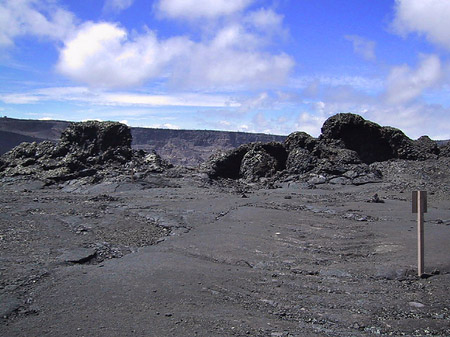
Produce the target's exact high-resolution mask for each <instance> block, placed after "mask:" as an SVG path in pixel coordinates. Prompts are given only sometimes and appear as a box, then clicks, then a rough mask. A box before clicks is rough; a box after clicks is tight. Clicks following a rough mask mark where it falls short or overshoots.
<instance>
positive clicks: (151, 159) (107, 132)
mask: <svg viewBox="0 0 450 337" xmlns="http://www.w3.org/2000/svg"><path fill="white" fill-rule="evenodd" d="M131 140H132V137H131V132H130V129H129V127H128V126H126V125H124V124H122V123H117V122H98V121H88V122H81V123H72V124H71V125H70V126H69V127H68V128H67V129H66V130H64V131H63V132H62V134H61V139H60V141H59V142H58V143H57V144H54V143H52V142H49V141H44V142H42V143H36V142H33V143H22V144H20V145H19V146H17V147H15V148H13V149H12V150H11V151H9V152H7V153H5V154H4V155H3V156H2V157H1V161H0V176H16V175H31V176H35V177H37V178H40V179H44V180H49V181H53V182H57V181H64V180H71V179H75V178H79V177H85V176H91V175H94V174H96V173H97V172H99V171H103V172H107V171H114V170H121V169H122V170H123V169H124V168H125V167H126V165H125V164H128V163H130V162H131V163H132V164H130V165H128V166H130V167H132V168H133V169H134V170H136V169H140V170H142V169H146V170H148V171H156V172H158V171H162V170H164V169H166V168H167V167H169V166H170V165H169V164H167V163H166V162H165V161H163V160H162V159H161V158H160V157H159V156H158V155H157V154H155V153H153V154H146V153H145V152H144V151H133V150H132V149H131Z"/></svg>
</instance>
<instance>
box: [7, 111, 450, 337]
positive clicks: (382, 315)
mask: <svg viewBox="0 0 450 337" xmlns="http://www.w3.org/2000/svg"><path fill="white" fill-rule="evenodd" d="M449 154H450V151H449V146H448V144H447V145H438V144H436V143H435V142H433V141H431V140H430V139H428V138H426V137H422V138H420V139H419V140H410V139H409V138H407V137H406V136H405V135H403V133H402V132H401V131H400V130H397V129H393V128H389V127H380V126H378V125H376V124H375V123H372V122H369V121H365V120H363V119H362V118H361V117H359V116H356V115H351V114H340V115H336V116H334V117H331V118H330V119H329V120H328V121H327V122H325V124H324V127H323V128H322V135H321V136H320V137H319V138H313V137H310V136H309V135H307V134H304V133H294V134H292V135H290V136H288V137H287V139H286V141H285V142H284V143H276V142H271V143H252V144H247V145H242V146H240V147H238V148H236V149H234V150H229V151H227V152H225V153H219V154H213V155H212V156H211V158H210V159H209V160H208V161H207V162H205V163H204V164H203V165H201V166H199V167H195V168H192V167H190V168H187V167H181V166H173V165H171V164H169V163H168V162H166V161H165V160H164V158H161V157H160V156H159V155H158V154H156V153H146V152H143V151H138V150H133V149H131V133H130V132H129V129H128V128H127V127H126V126H124V125H122V124H119V123H112V122H108V123H106V122H103V123H100V122H86V123H75V124H73V125H71V126H70V127H69V128H68V129H66V130H65V131H63V133H62V135H61V139H60V141H59V142H58V143H56V144H55V143H50V142H44V143H29V144H21V145H19V146H18V147H16V148H14V149H13V150H11V151H10V152H7V153H5V154H4V155H3V156H1V157H0V252H1V257H0V259H1V263H0V335H1V336H306V337H307V336H442V337H443V336H449V335H450V292H449V287H450V198H449V195H450V194H449V193H450V170H449V167H450V156H449ZM414 190H426V191H427V192H428V212H427V213H426V214H425V275H422V277H419V276H418V275H417V228H416V214H413V213H412V212H411V191H414Z"/></svg>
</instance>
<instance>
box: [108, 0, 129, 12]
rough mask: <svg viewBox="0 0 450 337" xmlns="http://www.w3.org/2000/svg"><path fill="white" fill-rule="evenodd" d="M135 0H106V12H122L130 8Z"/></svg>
mask: <svg viewBox="0 0 450 337" xmlns="http://www.w3.org/2000/svg"><path fill="white" fill-rule="evenodd" d="M133 2H134V0H106V1H105V4H104V5H103V11H105V12H120V11H123V10H125V9H127V8H129V7H130V6H131V5H132V4H133Z"/></svg>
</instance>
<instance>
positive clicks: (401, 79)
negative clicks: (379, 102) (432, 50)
mask: <svg viewBox="0 0 450 337" xmlns="http://www.w3.org/2000/svg"><path fill="white" fill-rule="evenodd" d="M442 77H443V70H442V66H441V61H440V59H439V57H438V56H436V55H426V56H425V55H423V56H422V57H421V60H420V63H419V65H418V66H417V68H416V69H411V68H410V67H409V66H408V65H402V66H397V67H394V68H393V69H392V70H391V72H390V74H389V77H388V79H387V84H386V87H387V88H386V100H387V102H388V103H391V104H399V103H406V102H409V101H411V100H414V99H416V98H417V97H419V96H420V95H421V94H422V93H423V92H424V91H425V90H426V89H429V88H431V87H433V86H436V85H437V84H439V83H440V82H441V80H442Z"/></svg>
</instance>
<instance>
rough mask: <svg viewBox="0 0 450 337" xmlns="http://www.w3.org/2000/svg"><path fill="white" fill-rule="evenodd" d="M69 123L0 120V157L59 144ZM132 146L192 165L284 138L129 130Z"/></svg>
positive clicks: (208, 132)
mask: <svg viewBox="0 0 450 337" xmlns="http://www.w3.org/2000/svg"><path fill="white" fill-rule="evenodd" d="M69 124H70V122H68V121H58V120H33V119H16V118H9V117H3V118H0V155H1V154H3V153H5V152H7V151H9V150H11V149H12V148H13V147H15V146H17V145H19V144H20V143H22V142H33V141H35V142H41V141H44V140H50V141H58V140H59V137H60V135H61V132H62V131H63V130H64V129H65V128H67V127H68V126H69ZM131 133H132V135H133V144H132V147H133V148H135V149H142V150H145V151H148V152H151V151H153V150H154V151H156V152H157V153H158V154H160V155H161V156H162V157H163V158H164V159H166V160H168V161H169V162H171V163H172V164H175V165H187V166H195V165H198V164H200V163H202V162H204V161H205V160H206V159H207V158H209V156H210V155H211V154H213V153H215V152H216V151H218V150H229V149H232V148H236V147H238V146H240V145H242V144H247V143H252V142H272V141H275V142H282V141H284V140H285V139H286V137H285V136H277V135H268V134H262V133H247V132H231V131H211V130H170V129H153V128H141V127H132V128H131Z"/></svg>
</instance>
